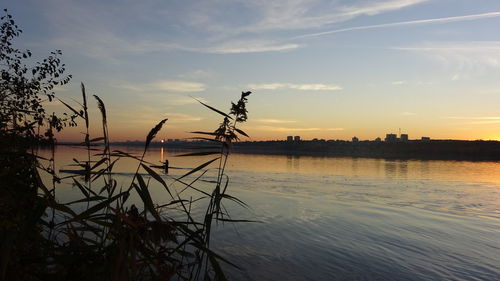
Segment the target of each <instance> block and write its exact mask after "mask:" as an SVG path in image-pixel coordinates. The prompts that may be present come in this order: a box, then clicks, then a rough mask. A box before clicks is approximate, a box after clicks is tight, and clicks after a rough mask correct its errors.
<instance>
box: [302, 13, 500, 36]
mask: <svg viewBox="0 0 500 281" xmlns="http://www.w3.org/2000/svg"><path fill="white" fill-rule="evenodd" d="M493 17H500V12H491V13H482V14H473V15H465V16H456V17H444V18H432V19H423V20H413V21H400V22H392V23H383V24H372V25H362V26H354V27H348V28H341V29H334V30H329V31H323V32H316V33H310V34H305V35H301V36H297V37H295V38H307V37H318V36H324V35H329V34H335V33H341V32H348V31H355V30H366V29H375V28H385V27H397V26H407V25H422V24H434V23H449V22H458V21H470V20H479V19H485V18H493Z"/></svg>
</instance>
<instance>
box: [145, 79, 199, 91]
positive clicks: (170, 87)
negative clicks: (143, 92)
mask: <svg viewBox="0 0 500 281" xmlns="http://www.w3.org/2000/svg"><path fill="white" fill-rule="evenodd" d="M153 86H154V87H155V88H157V89H160V90H165V91H172V92H202V91H205V89H206V87H205V84H203V83H198V82H189V81H172V80H165V81H157V82H154V83H153Z"/></svg>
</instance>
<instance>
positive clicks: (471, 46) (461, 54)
mask: <svg viewBox="0 0 500 281" xmlns="http://www.w3.org/2000/svg"><path fill="white" fill-rule="evenodd" d="M393 49H396V50H403V51H410V52H419V53H423V54H427V55H430V56H432V57H434V58H436V59H437V60H440V61H442V62H444V63H447V64H457V66H458V67H459V68H460V69H466V68H477V67H484V66H488V67H500V41H472V42H470V41H469V42H434V43H432V42H428V43H425V44H420V45H416V46H409V47H395V48H393ZM460 75H461V73H456V74H454V76H453V77H452V79H453V80H458V79H460Z"/></svg>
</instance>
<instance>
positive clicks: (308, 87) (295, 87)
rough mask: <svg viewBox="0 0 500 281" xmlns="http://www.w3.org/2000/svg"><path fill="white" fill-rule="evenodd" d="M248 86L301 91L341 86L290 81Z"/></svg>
mask: <svg viewBox="0 0 500 281" xmlns="http://www.w3.org/2000/svg"><path fill="white" fill-rule="evenodd" d="M248 87H249V88H251V89H253V90H279V89H292V90H303V91H339V90H342V87H340V86H337V85H329V84H292V83H265V84H249V85H248Z"/></svg>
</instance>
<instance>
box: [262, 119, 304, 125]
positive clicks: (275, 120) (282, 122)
mask: <svg viewBox="0 0 500 281" xmlns="http://www.w3.org/2000/svg"><path fill="white" fill-rule="evenodd" d="M255 121H257V122H261V123H270V124H287V123H296V122H297V121H294V120H278V119H257V120H255Z"/></svg>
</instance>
